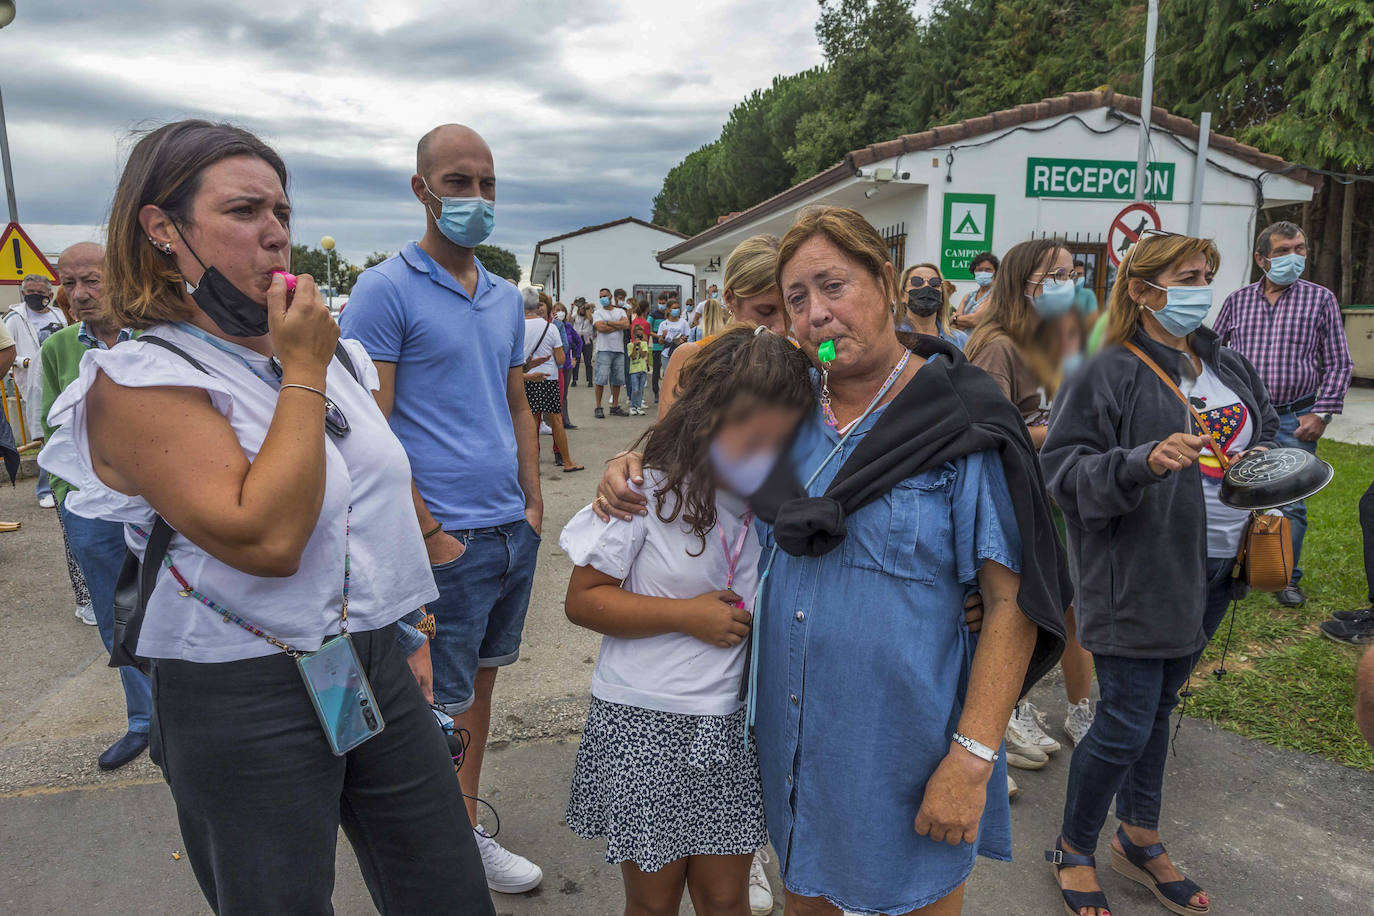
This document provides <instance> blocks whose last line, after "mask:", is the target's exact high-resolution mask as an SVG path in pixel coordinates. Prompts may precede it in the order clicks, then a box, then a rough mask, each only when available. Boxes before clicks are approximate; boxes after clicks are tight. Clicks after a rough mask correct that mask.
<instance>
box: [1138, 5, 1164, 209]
mask: <svg viewBox="0 0 1374 916" xmlns="http://www.w3.org/2000/svg"><path fill="white" fill-rule="evenodd" d="M1158 28H1159V0H1150V6H1149V10H1148V12H1147V13H1146V16H1145V68H1144V70H1143V71H1142V73H1141V76H1140V147H1139V149H1138V150H1137V151H1136V155H1135V202H1136V203H1141V202H1142V201H1144V200H1145V188H1146V184H1145V177H1146V176H1145V160H1146V158H1147V157H1148V155H1149V152H1150V109H1151V108H1152V107H1153V106H1154V96H1155V32H1156V31H1157V30H1158Z"/></svg>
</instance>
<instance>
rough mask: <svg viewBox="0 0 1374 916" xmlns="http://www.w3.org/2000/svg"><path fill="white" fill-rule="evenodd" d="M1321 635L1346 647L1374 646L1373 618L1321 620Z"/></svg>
mask: <svg viewBox="0 0 1374 916" xmlns="http://www.w3.org/2000/svg"><path fill="white" fill-rule="evenodd" d="M1322 635H1323V636H1325V637H1326V638H1327V639H1334V640H1335V641H1336V642H1343V643H1345V644H1346V645H1348V646H1368V645H1371V644H1374V617H1370V618H1367V619H1365V620H1323V621H1322Z"/></svg>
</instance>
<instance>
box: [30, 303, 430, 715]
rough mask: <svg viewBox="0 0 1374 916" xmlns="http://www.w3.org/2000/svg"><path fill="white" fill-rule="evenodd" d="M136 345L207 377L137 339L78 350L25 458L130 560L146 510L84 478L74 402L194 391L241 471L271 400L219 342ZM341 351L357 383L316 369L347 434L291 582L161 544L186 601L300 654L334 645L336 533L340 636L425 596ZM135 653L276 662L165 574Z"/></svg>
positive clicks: (381, 433)
mask: <svg viewBox="0 0 1374 916" xmlns="http://www.w3.org/2000/svg"><path fill="white" fill-rule="evenodd" d="M146 333H148V334H152V335H154V336H157V337H161V338H163V339H164V340H167V341H169V342H171V343H174V344H176V345H177V346H178V347H180V348H181V349H183V350H185V351H186V352H187V353H189V354H190V355H191V356H193V357H194V358H195V359H196V360H197V361H198V362H200V363H201V364H202V365H203V366H205V368H206V369H208V370H209V371H210V373H211V374H210V375H206V374H204V373H201V372H200V371H198V370H197V369H195V368H194V367H192V366H191V364H190V363H188V362H186V361H185V360H184V359H182V358H181V357H180V356H177V355H176V354H174V353H170V352H168V351H167V350H164V349H162V348H161V347H157V346H154V345H153V344H148V343H140V342H139V341H137V340H131V341H126V342H124V343H122V344H120V345H119V346H117V347H113V348H111V349H109V350H99V349H95V350H87V351H86V353H85V355H84V356H83V357H82V358H81V370H80V375H78V376H77V378H76V380H75V381H74V382H72V383H71V384H70V385H68V386H67V388H66V389H65V390H64V391H63V392H62V394H60V395H59V396H58V398H57V400H56V401H55V402H54V403H53V406H52V410H51V411H50V412H49V414H48V418H49V420H50V421H51V422H53V423H54V424H56V425H58V426H59V427H60V428H59V429H58V430H57V431H56V432H55V433H54V434H53V436H52V437H51V438H50V439H49V440H48V444H47V445H46V446H45V447H44V448H43V451H42V452H41V453H40V454H39V457H38V461H39V464H40V465H42V466H43V468H45V469H46V470H49V471H52V472H53V473H55V474H57V475H58V476H59V477H61V478H62V479H63V480H67V481H70V482H71V483H72V485H73V487H75V488H76V489H73V490H72V492H71V493H70V494H68V496H67V501H66V505H67V508H68V509H70V510H71V511H72V512H75V513H76V514H77V515H81V516H85V517H86V518H103V519H107V520H109V521H115V522H122V523H124V524H125V533H124V537H125V541H126V542H127V543H128V545H129V547H130V548H132V549H133V550H134V551H135V552H136V553H137V554H139V555H140V556H142V554H143V550H144V540H143V539H142V538H141V537H139V536H138V535H137V534H136V533H134V532H132V531H130V530H129V527H128V526H129V525H138V526H139V527H140V528H142V529H143V530H144V531H147V532H151V530H152V527H153V517H154V513H153V509H152V507H151V506H149V505H148V503H147V502H145V501H144V500H143V498H142V497H138V496H127V495H125V494H123V493H120V492H118V491H116V490H112V489H110V488H109V487H107V486H106V485H105V484H104V483H103V482H102V481H101V480H100V478H99V477H98V476H97V475H96V473H95V470H94V468H93V467H92V465H91V454H90V444H89V441H88V440H87V438H86V437H87V417H86V403H87V402H86V398H85V395H86V392H87V391H89V390H90V387H91V385H92V384H93V383H94V382H95V377H96V373H97V371H102V372H104V373H105V374H106V375H108V376H109V377H110V379H111V380H113V381H114V382H115V384H117V385H123V386H125V387H130V388H140V387H147V386H173V387H188V388H201V389H204V391H205V393H206V394H207V395H208V396H209V398H210V403H211V404H212V405H213V406H214V407H215V409H216V410H218V411H219V412H220V413H222V414H224V417H225V419H226V420H228V421H229V425H230V426H231V427H232V428H233V430H234V434H235V435H236V436H237V437H238V441H239V445H240V446H241V447H242V449H243V453H244V455H245V456H246V457H247V458H248V460H250V461H252V460H253V459H254V458H256V457H257V454H258V451H259V450H260V449H261V448H262V443H263V440H264V438H266V435H267V428H268V426H269V424H270V423H271V422H272V418H273V415H274V413H275V411H276V406H277V397H278V392H277V390H276V389H275V388H273V387H272V386H270V385H268V384H267V383H266V382H264V381H262V380H261V379H260V378H258V377H256V376H255V375H254V374H253V373H252V372H251V371H250V370H249V369H248V367H247V366H245V365H244V363H243V362H242V361H241V360H240V358H239V357H242V359H244V360H247V361H248V362H249V363H250V364H252V365H253V366H254V367H255V368H256V369H257V370H258V371H259V372H263V373H266V374H268V375H269V376H270V370H269V369H268V366H267V359H266V357H263V356H261V355H259V354H257V353H254V352H253V351H251V350H247V349H245V348H243V347H239V346H236V345H235V344H231V343H229V342H227V341H220V343H222V344H223V345H224V346H225V347H226V348H228V349H229V350H230V351H231V352H228V353H226V352H224V351H222V350H220V349H218V348H217V347H215V346H213V345H211V344H209V343H207V342H206V341H203V340H201V339H200V338H198V337H195V336H193V335H192V334H190V333H188V332H186V331H183V330H181V329H180V328H177V327H174V326H169V325H157V326H156V327H153V328H150V329H149V330H148V331H147V332H146ZM343 343H344V346H345V347H346V348H347V350H348V355H349V356H350V357H351V359H352V361H353V365H354V367H355V368H356V369H357V370H358V375H359V377H360V378H361V379H362V382H363V383H362V384H358V383H357V382H355V381H354V380H353V378H352V377H351V376H350V375H349V374H348V370H347V369H345V368H344V367H343V365H342V364H341V363H340V362H339V361H338V360H337V359H336V360H334V361H333V362H332V363H330V365H329V370H328V374H327V376H326V384H325V390H326V391H327V392H328V394H329V397H330V399H331V400H332V401H333V402H334V403H335V404H336V405H337V406H338V408H339V409H340V410H341V411H343V413H344V416H345V417H346V418H347V420H348V425H349V433H348V435H346V436H344V437H343V438H340V439H336V438H334V437H333V436H331V435H328V434H327V433H326V434H324V437H325V438H324V443H325V446H324V454H325V487H324V503H323V506H322V507H321V509H320V515H319V521H318V522H316V525H315V531H314V533H313V534H311V535H310V539H309V541H307V542H306V545H305V552H304V553H302V554H301V563H300V569H299V570H297V572H296V573H295V574H294V575H291V576H284V577H280V578H267V577H261V576H254V575H250V574H248V573H245V572H241V571H239V570H237V569H234V568H233V567H231V566H229V565H227V564H225V563H223V562H221V561H219V560H217V559H215V558H214V557H212V556H210V555H209V554H208V553H206V552H205V551H204V550H203V549H202V548H201V547H199V546H197V545H196V544H194V543H192V542H191V541H189V540H187V539H186V538H185V537H183V536H182V535H181V534H173V536H172V541H171V545H170V547H169V555H170V556H171V558H172V561H173V562H174V563H175V564H176V566H177V568H178V569H179V570H180V571H181V573H182V575H184V576H185V577H186V579H187V581H189V582H190V583H191V585H193V586H194V587H195V588H196V589H197V590H199V591H200V592H201V593H203V594H204V595H206V596H208V597H209V598H210V599H212V600H213V601H215V602H216V603H217V604H220V605H222V606H223V607H226V608H228V609H229V610H231V611H233V612H234V613H236V614H238V615H240V616H241V617H243V618H244V619H245V620H247V621H249V622H251V623H253V624H255V625H257V626H259V627H261V628H262V629H263V630H265V631H266V632H268V633H270V634H271V635H272V636H275V637H276V638H277V639H279V640H281V641H282V642H284V643H286V644H287V645H289V646H293V647H294V648H296V649H300V650H301V651H306V652H309V651H314V650H315V649H318V648H319V647H320V643H321V642H322V641H323V639H324V637H326V636H329V635H332V634H335V633H337V632H339V617H340V614H339V611H340V605H341V603H342V599H343V580H344V553H345V547H344V544H345V537H344V530H345V525H346V524H347V525H349V526H350V527H351V529H352V530H351V532H350V534H349V535H348V538H347V544H348V547H347V553H348V555H349V562H350V567H351V573H352V575H351V577H350V588H349V599H348V628H349V629H350V630H351V631H354V632H359V633H361V632H363V631H366V630H375V629H378V628H380V627H384V626H386V625H387V624H389V623H392V622H394V621H396V620H397V619H399V618H401V617H403V616H405V615H406V614H408V613H410V611H412V610H414V609H415V608H417V607H420V606H421V605H422V604H425V603H427V602H429V601H433V600H434V599H435V598H437V597H439V591H438V589H436V588H435V587H434V575H433V574H432V573H431V572H430V567H429V557H428V556H427V555H426V553H425V543H424V539H423V538H422V536H421V534H420V523H419V522H418V521H416V518H415V509H414V504H413V503H412V502H411V498H410V462H409V460H408V459H407V458H406V452H405V449H404V448H403V447H402V446H401V443H400V440H398V439H397V438H396V434H395V433H393V432H392V431H391V427H390V426H389V425H387V421H386V417H384V416H383V415H382V412H381V410H380V409H378V407H377V402H376V401H375V400H373V397H372V392H373V391H375V390H377V388H378V387H379V382H378V380H377V370H376V367H374V366H373V364H372V360H371V359H370V358H369V357H368V355H367V351H365V350H364V349H363V347H362V345H361V344H360V343H358V342H357V341H356V340H345V341H344V342H343ZM349 506H352V507H353V511H352V513H351V514H350V513H349V511H348V509H349ZM138 650H139V652H140V654H142V655H145V656H147V657H149V658H179V659H184V660H186V661H193V662H228V661H237V660H240V659H245V658H259V657H261V656H264V655H272V654H274V653H277V652H280V651H281V650H280V649H277V648H275V647H274V646H272V645H271V644H269V643H268V642H267V641H266V640H264V639H262V638H260V637H258V636H254V635H253V634H251V633H249V632H247V631H246V630H244V629H242V628H241V627H239V626H236V625H235V624H233V623H228V624H226V623H225V622H224V620H223V618H222V617H220V616H219V615H218V614H216V613H215V612H213V611H211V610H210V609H209V608H207V607H205V606H203V605H202V604H201V603H200V602H199V601H197V600H196V599H195V598H191V597H182V596H181V595H179V594H178V585H177V582H176V580H175V579H174V578H172V575H171V574H170V573H169V572H168V571H167V570H166V569H163V570H162V571H161V573H160V574H159V575H158V578H157V585H156V586H155V587H154V589H153V594H152V595H151V596H150V597H149V599H148V616H147V618H146V619H145V620H144V622H143V630H142V632H141V634H140V635H139V640H138ZM383 712H385V710H383Z"/></svg>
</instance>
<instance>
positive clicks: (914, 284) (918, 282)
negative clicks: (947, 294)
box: [907, 277, 945, 289]
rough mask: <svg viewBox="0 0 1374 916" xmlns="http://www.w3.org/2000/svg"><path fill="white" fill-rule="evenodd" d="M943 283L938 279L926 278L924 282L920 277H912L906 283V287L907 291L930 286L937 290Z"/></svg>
mask: <svg viewBox="0 0 1374 916" xmlns="http://www.w3.org/2000/svg"><path fill="white" fill-rule="evenodd" d="M944 282H945V281H944V280H943V279H941V278H940V277H926V278H925V279H924V280H922V279H921V278H920V277H912V278H911V279H909V280H907V283H908V284H909V285H908V286H907V289H920V288H921V287H923V286H930V287H934V288H935V289H939V288H940V287H941V286H943V285H944Z"/></svg>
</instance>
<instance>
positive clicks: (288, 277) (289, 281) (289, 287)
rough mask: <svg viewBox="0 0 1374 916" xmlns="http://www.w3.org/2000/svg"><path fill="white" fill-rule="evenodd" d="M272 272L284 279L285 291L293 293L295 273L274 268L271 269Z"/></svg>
mask: <svg viewBox="0 0 1374 916" xmlns="http://www.w3.org/2000/svg"><path fill="white" fill-rule="evenodd" d="M272 273H274V274H281V277H282V279H283V280H285V281H286V291H287V292H288V293H294V292H295V291H296V275H295V274H289V273H287V272H286V271H284V270H274V271H272Z"/></svg>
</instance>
